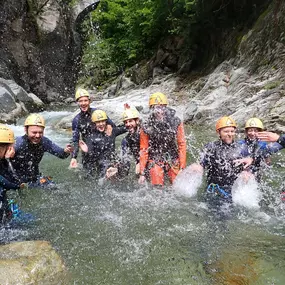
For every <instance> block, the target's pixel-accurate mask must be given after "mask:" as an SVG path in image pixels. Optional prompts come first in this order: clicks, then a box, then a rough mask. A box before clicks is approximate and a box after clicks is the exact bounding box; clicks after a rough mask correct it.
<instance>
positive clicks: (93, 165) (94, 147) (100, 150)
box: [83, 126, 126, 178]
mask: <svg viewBox="0 0 285 285" xmlns="http://www.w3.org/2000/svg"><path fill="white" fill-rule="evenodd" d="M125 132H126V128H125V126H121V127H116V126H115V127H113V128H112V133H111V135H110V136H108V135H107V134H106V133H105V132H99V131H97V130H94V131H93V132H92V134H91V135H90V136H88V138H87V139H86V144H87V146H88V153H87V154H86V157H85V161H84V163H83V167H84V168H85V169H87V171H88V173H89V174H93V173H94V172H95V173H97V175H98V176H99V177H100V178H102V177H104V176H105V174H106V170H107V168H108V167H109V166H111V165H112V164H113V163H114V162H115V161H116V160H117V157H116V153H115V140H116V137H117V136H119V135H121V134H123V133H125Z"/></svg>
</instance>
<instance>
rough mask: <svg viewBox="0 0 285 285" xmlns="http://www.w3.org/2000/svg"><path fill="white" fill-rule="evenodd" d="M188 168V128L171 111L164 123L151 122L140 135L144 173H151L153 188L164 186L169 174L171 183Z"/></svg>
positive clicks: (141, 163) (141, 171) (170, 110)
mask: <svg viewBox="0 0 285 285" xmlns="http://www.w3.org/2000/svg"><path fill="white" fill-rule="evenodd" d="M185 167H186V140H185V133H184V126H183V123H182V122H181V120H180V119H179V118H178V117H177V116H175V111H174V110H172V109H169V108H167V114H166V118H165V120H164V121H162V122H161V121H156V120H155V119H153V118H150V119H149V120H148V121H147V122H146V123H145V124H144V127H143V128H142V130H141V133H140V173H141V175H145V173H146V172H147V171H146V170H148V173H149V177H150V181H151V184H152V185H164V176H165V174H167V176H168V178H169V180H170V182H171V183H173V181H174V179H175V177H176V176H177V174H178V172H179V171H180V170H181V169H184V168H185Z"/></svg>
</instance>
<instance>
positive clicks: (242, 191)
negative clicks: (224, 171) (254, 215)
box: [232, 177, 262, 208]
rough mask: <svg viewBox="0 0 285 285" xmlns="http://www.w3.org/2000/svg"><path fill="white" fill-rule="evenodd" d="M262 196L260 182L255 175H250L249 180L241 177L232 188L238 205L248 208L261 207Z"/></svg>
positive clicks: (234, 200)
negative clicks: (259, 187)
mask: <svg viewBox="0 0 285 285" xmlns="http://www.w3.org/2000/svg"><path fill="white" fill-rule="evenodd" d="M261 198H262V195H261V192H260V190H259V189H258V184H257V182H256V180H255V179H254V177H250V178H249V179H248V180H247V181H246V180H245V179H243V178H242V177H239V178H238V179H237V180H236V182H235V183H234V185H233V188H232V199H233V203H234V204H236V205H240V206H244V207H246V208H259V202H260V200H261Z"/></svg>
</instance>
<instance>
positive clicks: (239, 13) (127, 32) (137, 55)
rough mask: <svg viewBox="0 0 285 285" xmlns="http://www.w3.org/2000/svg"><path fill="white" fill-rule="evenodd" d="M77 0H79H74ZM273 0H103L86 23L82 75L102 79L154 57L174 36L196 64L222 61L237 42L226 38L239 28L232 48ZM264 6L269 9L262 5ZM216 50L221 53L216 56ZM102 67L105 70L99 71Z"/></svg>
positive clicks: (182, 51) (193, 64)
mask: <svg viewBox="0 0 285 285" xmlns="http://www.w3.org/2000/svg"><path fill="white" fill-rule="evenodd" d="M72 1H74V0H72ZM269 2H270V0H251V1H246V0H240V1H231V0H229V1H224V0H209V1H205V0H101V1H100V4H99V6H98V8H97V9H96V11H94V12H92V15H91V16H90V19H87V20H86V21H85V23H84V29H83V30H84V31H85V36H86V37H85V48H84V56H83V60H82V63H83V66H84V67H83V72H82V74H81V77H85V78H88V77H89V76H90V75H92V76H94V77H95V76H96V78H94V79H93V80H91V81H92V82H96V84H99V83H100V82H102V81H105V80H106V79H108V78H109V77H110V76H114V75H115V74H116V73H118V72H121V71H122V70H125V69H126V68H128V67H130V66H132V65H134V64H135V63H137V62H140V61H141V60H144V59H148V58H150V57H151V56H152V55H153V54H154V51H155V50H156V49H157V47H158V44H159V43H162V42H163V40H164V39H167V38H168V37H169V36H171V35H175V36H178V37H179V38H182V39H184V41H183V50H182V49H181V50H180V51H179V52H181V53H183V54H185V58H189V57H190V58H191V59H192V65H191V67H194V68H195V67H196V66H200V67H201V66H203V65H205V64H206V63H207V62H209V61H210V59H213V58H216V61H217V62H216V63H218V61H219V60H221V58H222V57H225V56H226V55H229V53H230V52H231V46H228V45H225V47H223V46H222V45H221V44H220V43H221V42H223V41H225V40H227V38H226V35H228V34H230V33H233V30H235V31H236V34H235V36H236V38H235V39H233V41H232V42H233V44H232V49H235V48H236V46H237V44H236V43H237V41H238V42H239V41H241V40H242V39H241V38H239V39H238V37H241V35H243V34H246V31H247V29H244V28H245V26H246V25H248V27H252V24H253V23H254V19H257V17H258V15H259V14H258V12H259V10H258V9H263V8H264V7H265V6H266V5H267V4H268V3H269ZM262 11H264V10H262ZM213 55H215V57H214V56H213ZM98 69H100V70H98Z"/></svg>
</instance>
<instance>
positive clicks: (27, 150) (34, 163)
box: [12, 114, 73, 187]
mask: <svg viewBox="0 0 285 285" xmlns="http://www.w3.org/2000/svg"><path fill="white" fill-rule="evenodd" d="M24 126H25V135H23V136H21V137H17V138H16V143H15V156H14V157H13V159H12V165H13V167H14V169H15V172H16V175H17V177H18V179H19V180H20V181H22V182H28V183H29V187H38V186H49V185H52V184H53V182H52V181H51V180H50V178H49V177H48V176H41V173H40V170H39V164H40V162H41V160H42V158H43V155H44V153H45V152H48V153H50V154H52V155H55V156H57V157H59V158H62V159H63V158H67V157H68V156H69V155H70V153H71V152H72V151H73V147H72V146H71V145H70V144H68V145H66V147H65V148H61V147H59V146H58V145H56V144H55V143H53V142H52V141H51V140H50V139H48V138H47V137H45V136H44V129H45V121H44V118H43V117H42V116H41V115H39V114H31V115H29V116H28V117H27V118H26V120H25V124H24Z"/></svg>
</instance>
